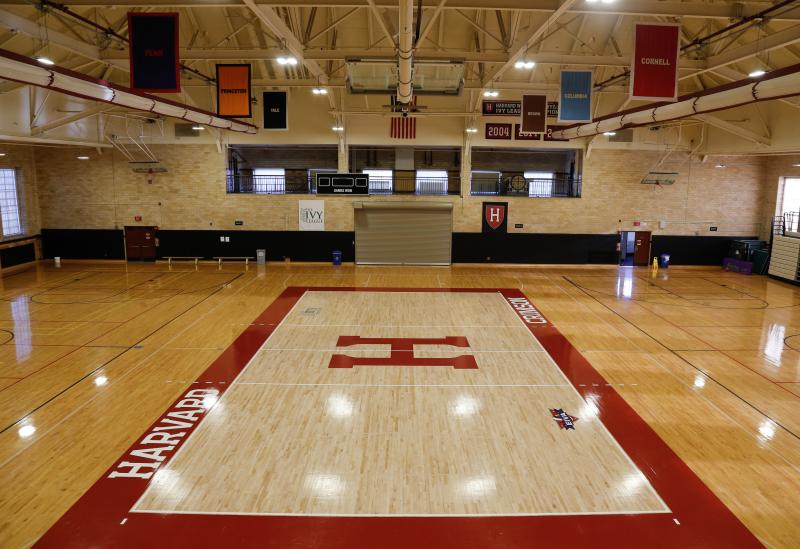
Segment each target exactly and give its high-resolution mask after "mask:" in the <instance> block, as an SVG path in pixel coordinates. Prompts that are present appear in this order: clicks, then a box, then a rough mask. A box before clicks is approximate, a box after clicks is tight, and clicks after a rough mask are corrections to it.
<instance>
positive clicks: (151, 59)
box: [128, 12, 181, 93]
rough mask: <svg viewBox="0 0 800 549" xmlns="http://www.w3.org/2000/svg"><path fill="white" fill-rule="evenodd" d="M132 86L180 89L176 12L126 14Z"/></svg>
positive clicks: (158, 90) (164, 90) (151, 89)
mask: <svg viewBox="0 0 800 549" xmlns="http://www.w3.org/2000/svg"><path fill="white" fill-rule="evenodd" d="M128 37H129V39H130V47H129V50H128V51H129V57H130V64H131V88H132V89H134V90H136V91H144V92H156V93H177V92H179V91H181V77H180V66H179V65H180V58H179V51H180V50H179V49H178V14H177V13H139V12H135V13H134V12H129V13H128Z"/></svg>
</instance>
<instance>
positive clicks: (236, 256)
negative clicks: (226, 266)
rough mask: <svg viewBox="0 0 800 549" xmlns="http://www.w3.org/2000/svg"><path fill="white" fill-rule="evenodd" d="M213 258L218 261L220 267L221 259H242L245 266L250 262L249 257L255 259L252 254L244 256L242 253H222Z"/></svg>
mask: <svg viewBox="0 0 800 549" xmlns="http://www.w3.org/2000/svg"><path fill="white" fill-rule="evenodd" d="M214 259H216V260H217V261H218V262H219V266H220V267H222V260H223V259H230V260H234V261H235V260H239V261H242V260H244V264H245V266H247V265H249V264H250V260H251V259H255V257H253V256H245V255H242V256H239V255H230V256H227V255H223V256H218V257H215V258H214Z"/></svg>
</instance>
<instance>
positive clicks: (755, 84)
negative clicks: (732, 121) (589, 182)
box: [553, 64, 800, 139]
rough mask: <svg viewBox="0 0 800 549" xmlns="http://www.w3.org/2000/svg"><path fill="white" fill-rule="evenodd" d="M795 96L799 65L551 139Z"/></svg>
mask: <svg viewBox="0 0 800 549" xmlns="http://www.w3.org/2000/svg"><path fill="white" fill-rule="evenodd" d="M795 95H800V64H798V65H792V66H791V67H786V68H784V69H779V70H776V71H772V72H771V73H769V74H767V75H766V76H764V77H762V78H760V79H758V80H753V79H751V78H748V79H745V80H739V81H737V82H732V83H730V84H725V85H723V86H718V87H716V88H709V89H707V90H703V91H701V92H697V93H693V94H689V95H684V96H682V97H680V98H679V99H678V101H677V102H675V103H651V104H649V105H644V106H642V107H636V108H633V109H629V110H627V111H621V112H618V113H615V114H610V115H606V116H603V117H601V118H597V119H596V120H595V121H593V122H590V123H588V124H576V125H574V126H569V127H567V128H565V129H563V130H559V131H555V132H553V137H555V138H556V139H574V138H576V137H588V136H592V135H598V134H601V133H604V132H612V131H617V130H620V129H623V128H632V127H636V126H648V125H650V124H656V123H658V122H665V121H667V120H676V119H679V118H688V117H690V116H695V115H698V114H704V113H709V112H714V111H720V110H724V109H731V108H733V107H740V106H742V105H747V104H749V103H755V102H757V101H769V100H771V99H783V98H785V97H792V96H795Z"/></svg>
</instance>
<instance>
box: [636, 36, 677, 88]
mask: <svg viewBox="0 0 800 549" xmlns="http://www.w3.org/2000/svg"><path fill="white" fill-rule="evenodd" d="M680 30H681V27H680V25H679V24H677V23H660V24H651V23H636V30H635V36H634V39H635V46H634V52H633V63H632V64H631V99H646V100H652V101H675V100H677V99H678V56H679V50H680Z"/></svg>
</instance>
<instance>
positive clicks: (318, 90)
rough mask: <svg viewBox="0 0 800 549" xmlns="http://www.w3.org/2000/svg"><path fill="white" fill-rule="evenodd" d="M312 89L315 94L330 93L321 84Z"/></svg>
mask: <svg viewBox="0 0 800 549" xmlns="http://www.w3.org/2000/svg"><path fill="white" fill-rule="evenodd" d="M311 91H312V93H313V94H314V95H328V89H327V88H323V87H321V86H316V87H315V88H314V89H312V90H311Z"/></svg>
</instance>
